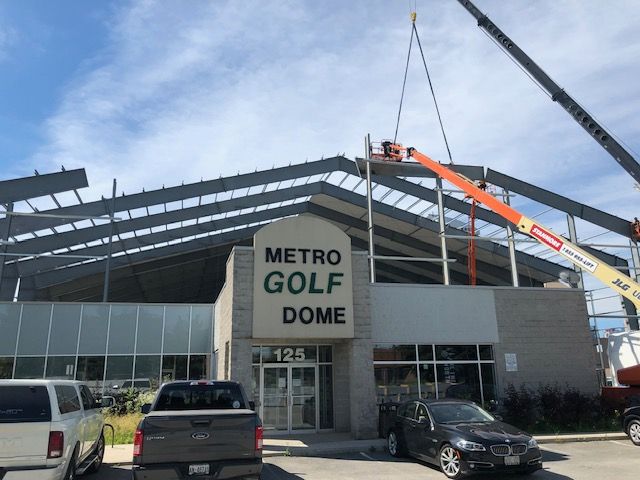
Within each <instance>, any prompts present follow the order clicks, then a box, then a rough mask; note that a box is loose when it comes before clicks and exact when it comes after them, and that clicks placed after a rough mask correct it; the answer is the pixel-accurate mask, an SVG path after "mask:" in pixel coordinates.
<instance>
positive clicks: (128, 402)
mask: <svg viewBox="0 0 640 480" xmlns="http://www.w3.org/2000/svg"><path fill="white" fill-rule="evenodd" d="M155 396H156V392H152V391H149V392H140V391H139V390H136V389H135V388H128V389H126V390H120V391H118V392H116V393H115V394H114V395H113V397H114V398H115V405H114V406H113V407H110V408H108V409H107V414H108V415H111V416H117V415H127V414H132V413H140V407H142V405H144V404H145V403H151V402H152V401H153V398H154V397H155Z"/></svg>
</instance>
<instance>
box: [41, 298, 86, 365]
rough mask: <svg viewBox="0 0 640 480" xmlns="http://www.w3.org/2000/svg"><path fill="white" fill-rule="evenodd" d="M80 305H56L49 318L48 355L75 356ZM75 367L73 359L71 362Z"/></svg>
mask: <svg viewBox="0 0 640 480" xmlns="http://www.w3.org/2000/svg"><path fill="white" fill-rule="evenodd" d="M80 310H81V305H67V304H61V305H60V304H56V305H54V306H53V316H52V317H51V337H50V338H49V355H57V354H58V355H59V354H65V355H75V354H76V351H77V349H78V331H79V329H80ZM73 364H74V367H75V359H74V361H73Z"/></svg>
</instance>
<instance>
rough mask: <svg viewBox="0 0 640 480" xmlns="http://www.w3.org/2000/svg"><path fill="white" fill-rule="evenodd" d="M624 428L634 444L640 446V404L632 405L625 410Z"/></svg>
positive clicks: (623, 415) (623, 416) (623, 417)
mask: <svg viewBox="0 0 640 480" xmlns="http://www.w3.org/2000/svg"><path fill="white" fill-rule="evenodd" d="M622 428H624V431H625V433H626V434H627V435H629V438H630V439H631V441H632V442H633V444H634V445H637V446H639V447H640V406H635V407H630V408H627V409H626V410H625V411H624V413H623V414H622Z"/></svg>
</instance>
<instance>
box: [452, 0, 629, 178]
mask: <svg viewBox="0 0 640 480" xmlns="http://www.w3.org/2000/svg"><path fill="white" fill-rule="evenodd" d="M458 2H459V3H460V4H461V5H462V6H463V7H464V8H465V9H467V11H468V12H469V13H470V14H471V15H473V17H474V18H475V19H476V20H477V21H478V27H480V28H481V29H482V30H484V31H485V32H486V33H487V34H489V35H490V36H491V37H492V38H493V39H494V40H495V42H496V43H497V44H498V45H499V46H500V47H501V48H502V49H503V50H504V51H505V52H506V53H507V55H509V56H510V57H511V58H512V59H513V60H515V61H516V62H517V63H518V64H519V65H520V66H521V67H522V68H523V69H524V70H525V71H526V72H527V73H528V74H529V75H531V77H533V79H534V80H535V81H536V82H538V84H539V85H540V86H541V87H542V88H543V89H544V90H545V91H546V92H547V93H549V95H551V99H552V100H553V101H554V102H557V103H558V104H560V105H561V106H562V108H564V109H565V111H566V112H567V113H569V115H571V117H573V119H574V120H575V121H576V122H578V123H579V124H580V126H581V127H582V128H584V129H585V130H586V131H587V133H589V135H591V136H592V137H593V138H594V139H595V141H596V142H598V143H599V144H600V146H602V148H604V149H605V150H606V151H607V152H609V155H611V156H612V157H613V158H614V159H615V160H616V161H617V162H618V163H619V164H620V166H621V167H622V168H624V169H625V170H626V171H627V172H628V173H629V175H631V176H632V177H633V179H634V180H635V181H636V182H639V183H640V165H639V164H638V162H637V161H636V159H635V158H634V157H633V156H632V155H631V154H630V153H629V152H628V151H627V150H626V149H625V148H624V147H623V146H622V145H620V143H618V142H617V141H616V140H615V139H614V138H613V137H612V136H611V134H609V132H607V130H606V129H605V128H604V127H603V126H602V125H600V124H599V123H598V122H597V121H596V120H595V119H594V118H593V117H592V116H591V115H589V114H588V113H587V112H586V111H585V109H584V108H583V107H582V106H581V105H580V104H579V103H578V102H576V101H575V100H574V99H573V98H572V97H571V96H570V95H569V94H568V93H567V92H565V91H564V89H563V88H562V87H560V85H558V84H557V83H556V82H554V81H553V80H552V79H551V77H549V75H547V74H546V73H545V72H544V70H542V68H540V67H539V66H538V64H536V62H534V61H533V60H532V59H531V57H529V56H528V55H527V54H526V53H524V52H523V51H522V49H521V48H520V47H518V45H517V44H516V43H515V42H514V41H513V40H512V39H511V38H510V37H509V36H507V35H506V34H505V33H504V32H503V31H502V30H501V29H500V28H499V27H498V26H496V24H495V23H494V22H493V21H491V20H490V19H489V17H487V16H486V15H485V14H484V13H482V12H481V11H480V10H479V9H478V8H477V7H476V6H475V5H474V4H473V2H471V1H470V0H458Z"/></svg>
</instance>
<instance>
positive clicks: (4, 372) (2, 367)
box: [0, 357, 13, 380]
mask: <svg viewBox="0 0 640 480" xmlns="http://www.w3.org/2000/svg"><path fill="white" fill-rule="evenodd" d="M12 375H13V357H0V379H3V380H5V379H8V378H11V377H12Z"/></svg>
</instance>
